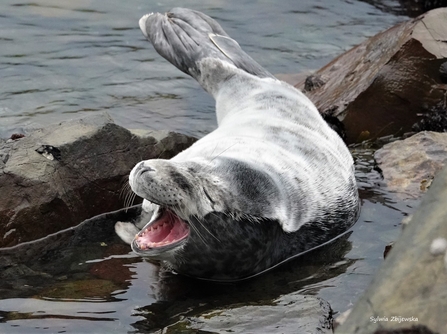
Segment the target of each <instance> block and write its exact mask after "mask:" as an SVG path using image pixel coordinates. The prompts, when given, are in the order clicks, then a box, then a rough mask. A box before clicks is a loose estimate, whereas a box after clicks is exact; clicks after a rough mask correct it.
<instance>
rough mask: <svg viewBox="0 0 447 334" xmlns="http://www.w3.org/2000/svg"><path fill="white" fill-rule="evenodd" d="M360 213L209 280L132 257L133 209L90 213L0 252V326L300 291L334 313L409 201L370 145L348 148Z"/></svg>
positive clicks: (90, 321)
mask: <svg viewBox="0 0 447 334" xmlns="http://www.w3.org/2000/svg"><path fill="white" fill-rule="evenodd" d="M352 152H353V155H354V157H355V160H356V174H357V181H358V185H359V190H360V195H361V199H362V213H361V216H360V218H359V221H358V222H357V224H355V225H354V226H353V227H352V228H351V230H350V231H349V232H348V233H347V234H345V235H343V236H342V237H340V238H338V239H336V240H335V241H334V242H332V243H330V244H328V245H325V246H324V247H321V248H319V249H317V250H315V251H312V252H310V253H308V254H305V255H304V256H300V257H298V258H296V259H294V260H292V261H290V262H287V263H285V264H284V265H281V266H279V267H278V268H275V269H274V270H272V271H270V272H267V273H266V274H263V275H261V276H259V277H256V278H253V279H250V280H247V281H242V282H238V283H225V284H224V283H212V282H206V281H200V280H195V279H191V278H187V277H184V276H181V275H176V274H174V273H171V272H169V271H166V270H164V269H163V268H162V267H159V266H158V265H157V264H154V263H150V262H147V261H144V260H142V259H141V258H139V257H137V256H135V255H134V254H133V253H132V252H131V251H130V247H129V246H128V245H126V244H124V243H123V242H122V241H121V240H120V239H119V238H118V237H117V236H116V235H115V233H114V224H115V222H116V221H132V220H133V219H134V218H135V217H136V216H137V215H138V213H139V212H140V208H139V207H138V206H136V207H132V208H130V209H128V210H120V211H117V212H112V213H107V214H104V215H100V216H97V217H94V218H92V219H89V220H87V221H85V222H83V223H82V224H80V225H78V226H77V227H74V228H70V229H67V230H64V231H61V232H59V233H56V234H53V235H50V236H48V237H46V238H43V239H40V240H37V241H35V242H30V243H25V244H21V245H18V246H15V247H12V248H8V249H2V250H0V296H1V299H0V331H4V330H6V328H7V330H6V331H7V332H8V333H14V332H16V333H24V332H27V331H28V330H30V329H32V330H33V332H39V331H42V332H46V330H48V329H50V330H52V331H57V330H58V331H59V332H64V331H68V332H70V331H71V332H72V331H74V332H92V331H94V328H98V326H99V327H100V328H101V332H110V333H113V332H116V333H121V332H123V331H128V332H133V331H137V332H148V331H152V330H156V329H159V328H163V327H165V326H167V325H170V324H173V323H175V322H177V321H179V320H180V319H182V318H184V317H193V316H197V315H200V314H203V313H204V312H207V311H212V310H214V309H216V308H221V307H228V308H231V307H232V306H234V305H255V304H256V305H269V304H271V303H272V302H273V300H275V299H276V298H278V297H280V296H283V295H287V294H291V293H299V294H302V295H315V296H318V297H322V298H324V299H326V300H327V301H329V303H330V304H331V306H332V308H333V310H334V311H335V313H337V312H342V311H344V310H346V309H347V308H349V307H350V306H352V304H353V303H354V302H355V301H356V300H357V299H358V297H359V296H360V295H361V294H362V293H363V291H364V290H365V289H366V287H367V285H368V284H369V282H370V281H371V279H372V276H373V274H374V272H375V271H376V270H377V267H378V266H379V265H380V264H381V262H382V261H383V256H382V254H383V250H384V247H385V246H386V244H387V243H388V242H390V241H393V240H395V239H396V238H397V236H398V234H399V232H400V226H399V224H400V221H401V219H402V218H403V217H404V216H406V215H407V214H409V213H411V212H412V210H413V207H414V206H415V205H416V203H417V201H414V202H408V201H406V202H402V201H399V200H398V199H397V198H396V196H395V195H393V194H391V193H389V192H388V191H387V190H386V187H384V185H383V184H382V181H381V176H380V174H379V173H378V172H377V171H376V170H375V169H374V160H373V152H374V150H372V149H368V148H366V149H365V148H354V149H352Z"/></svg>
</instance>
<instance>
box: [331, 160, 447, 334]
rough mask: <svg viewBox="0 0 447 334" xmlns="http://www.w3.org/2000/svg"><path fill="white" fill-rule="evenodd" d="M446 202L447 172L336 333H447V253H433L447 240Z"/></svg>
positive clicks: (427, 197) (439, 177)
mask: <svg viewBox="0 0 447 334" xmlns="http://www.w3.org/2000/svg"><path fill="white" fill-rule="evenodd" d="M446 198H447V169H445V168H444V169H443V171H442V172H441V173H439V174H438V176H437V177H436V179H435V180H434V181H433V185H432V187H431V188H430V190H429V191H428V193H427V194H426V195H425V196H424V198H423V199H422V203H421V205H420V207H419V209H418V210H417V211H416V212H415V213H414V214H413V216H412V219H411V221H410V222H409V223H408V225H407V226H406V227H405V229H404V230H403V232H402V235H401V236H400V237H399V238H398V240H397V241H396V242H395V244H394V245H393V249H392V250H391V251H390V252H389V254H388V256H387V258H386V259H385V262H384V263H383V265H382V267H381V268H380V269H379V270H378V272H377V273H376V275H375V277H374V279H373V282H372V284H371V285H370V287H369V288H368V289H367V291H366V293H365V295H364V296H363V297H362V298H361V299H360V300H359V301H358V302H357V303H356V304H355V305H354V307H353V310H352V312H351V314H350V315H349V316H348V318H347V320H346V322H345V323H344V324H343V325H341V326H340V327H339V328H337V330H336V333H352V334H355V333H362V334H368V333H432V332H433V333H447V322H446V321H445V314H447V298H446V291H447V268H446V265H445V258H446V256H447V255H445V254H443V252H445V250H443V251H441V252H435V253H434V252H433V242H434V241H435V242H438V241H436V240H439V238H441V237H442V238H446V237H447V224H446V221H447V206H446V205H445V199H446ZM415 326H416V329H415ZM417 328H419V329H421V328H423V329H424V330H425V331H423V332H420V331H419V332H418V331H416V330H418V329H417ZM404 329H405V330H406V331H404ZM413 329H414V331H410V330H413ZM379 330H381V331H379Z"/></svg>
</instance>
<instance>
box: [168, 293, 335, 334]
mask: <svg viewBox="0 0 447 334" xmlns="http://www.w3.org/2000/svg"><path fill="white" fill-rule="evenodd" d="M179 332H182V333H229V332H231V333H283V334H286V333H290V334H292V333H293V334H294V333H332V310H331V308H330V306H329V304H328V303H327V302H326V301H324V300H322V299H320V298H316V297H313V296H303V295H299V294H293V295H286V296H283V297H280V298H278V299H277V300H274V301H273V302H269V303H268V304H262V303H259V304H258V303H257V304H253V305H230V306H228V307H225V308H221V309H215V310H213V311H208V312H205V313H203V314H200V315H197V316H191V317H186V318H184V319H183V320H180V321H179V322H177V323H175V324H173V325H170V326H168V327H165V328H163V330H161V331H160V333H165V334H169V333H172V334H174V333H179Z"/></svg>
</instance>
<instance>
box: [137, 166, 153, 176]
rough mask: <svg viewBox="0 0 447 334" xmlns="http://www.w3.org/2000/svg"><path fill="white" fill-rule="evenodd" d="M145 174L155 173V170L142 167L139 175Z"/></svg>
mask: <svg viewBox="0 0 447 334" xmlns="http://www.w3.org/2000/svg"><path fill="white" fill-rule="evenodd" d="M146 172H155V169H153V168H152V167H149V166H144V165H142V166H141V167H140V173H141V174H143V173H146Z"/></svg>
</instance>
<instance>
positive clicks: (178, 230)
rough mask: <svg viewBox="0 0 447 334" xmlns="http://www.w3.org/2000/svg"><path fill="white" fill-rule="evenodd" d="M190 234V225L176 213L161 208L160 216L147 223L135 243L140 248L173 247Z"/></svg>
mask: <svg viewBox="0 0 447 334" xmlns="http://www.w3.org/2000/svg"><path fill="white" fill-rule="evenodd" d="M188 235H189V226H188V225H187V224H186V223H185V222H184V221H183V220H182V219H180V217H178V216H177V215H176V214H175V213H173V212H172V211H170V210H167V209H161V210H160V214H159V215H158V217H157V218H156V219H155V220H154V221H153V222H151V223H150V224H148V225H146V226H145V227H144V228H143V229H142V230H141V231H140V232H139V233H138V234H137V235H136V236H135V239H134V242H133V244H134V245H135V246H137V248H138V249H139V250H148V249H153V248H161V247H168V246H170V247H172V246H175V245H176V244H178V243H179V242H180V241H182V240H184V239H185V238H187V237H188Z"/></svg>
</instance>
